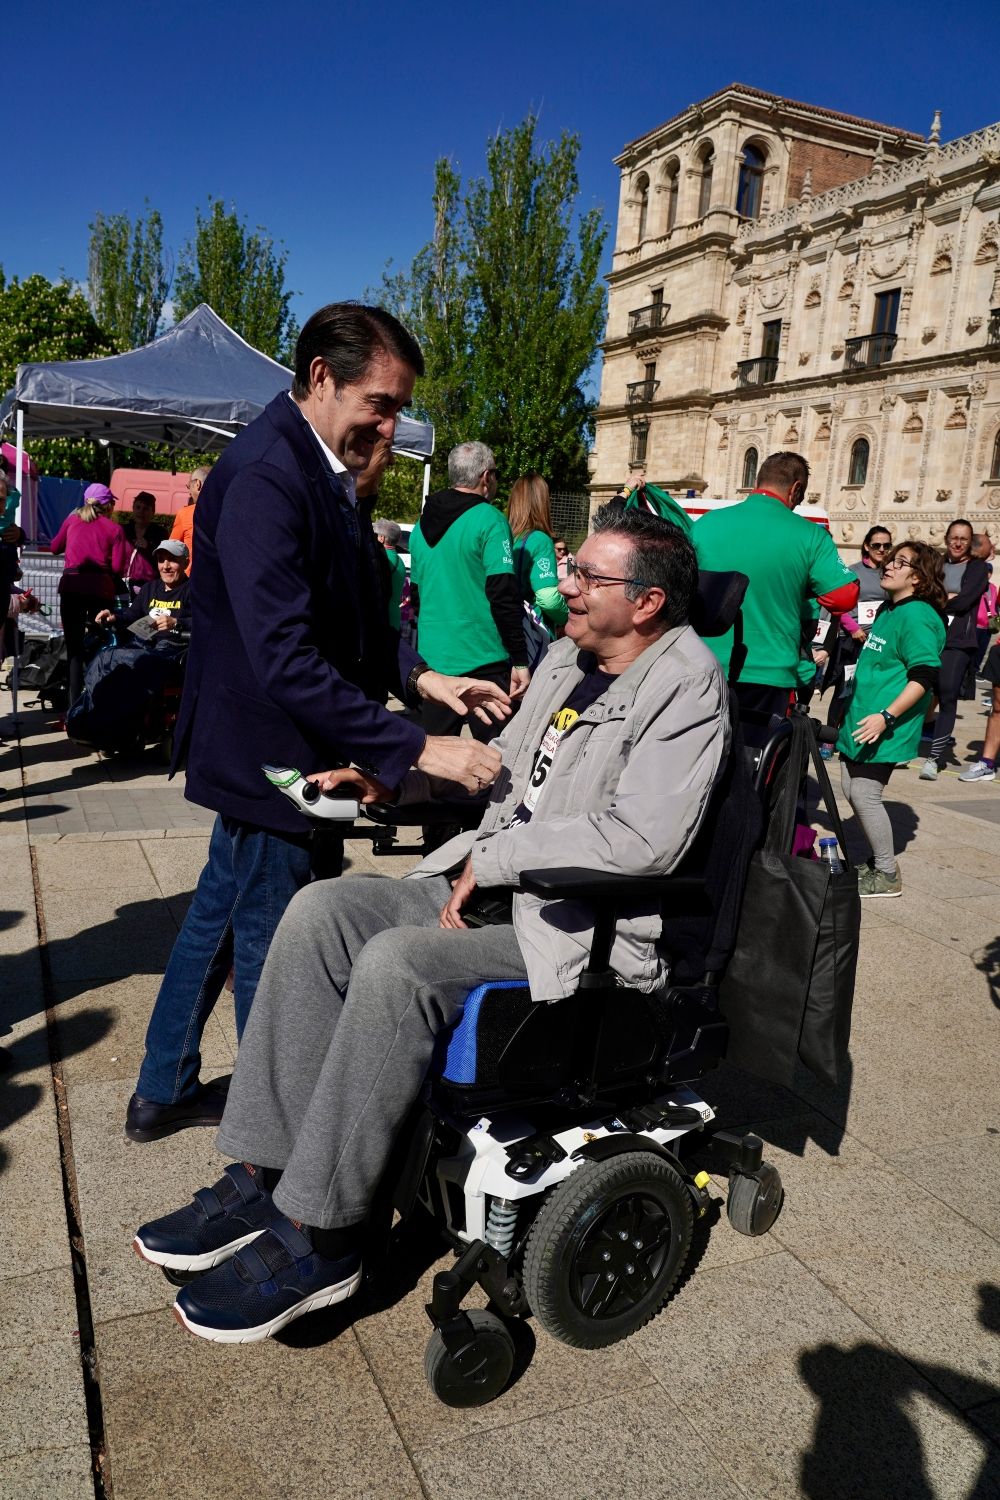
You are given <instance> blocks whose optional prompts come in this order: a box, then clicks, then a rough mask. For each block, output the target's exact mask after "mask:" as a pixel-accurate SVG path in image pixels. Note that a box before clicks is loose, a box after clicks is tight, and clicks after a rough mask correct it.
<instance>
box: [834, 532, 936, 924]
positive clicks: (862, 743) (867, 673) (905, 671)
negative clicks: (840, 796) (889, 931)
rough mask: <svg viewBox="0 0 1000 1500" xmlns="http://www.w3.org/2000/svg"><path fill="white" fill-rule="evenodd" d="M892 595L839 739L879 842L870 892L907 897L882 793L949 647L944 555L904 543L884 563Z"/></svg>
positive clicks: (863, 878)
mask: <svg viewBox="0 0 1000 1500" xmlns="http://www.w3.org/2000/svg"><path fill="white" fill-rule="evenodd" d="M882 587H883V588H884V589H885V592H886V595H887V596H888V602H887V603H885V604H883V605H882V607H881V608H880V609H879V611H878V613H877V614H876V616H875V619H874V620H873V621H872V624H871V627H870V629H869V632H868V639H867V640H866V641H865V644H864V647H863V649H862V651H861V655H860V656H859V657H858V665H857V671H856V672H855V674H854V691H853V693H852V695H851V701H850V705H849V707H848V710H847V717H846V718H845V720H844V723H843V726H842V728H841V731H840V737H839V739H838V740H837V749H838V750H839V751H840V757H841V760H840V773H841V781H842V784H843V788H844V796H845V797H846V798H847V800H848V802H849V803H850V804H851V807H852V808H853V809H854V812H855V814H856V816H857V819H858V822H859V823H860V824H861V827H862V828H863V829H864V831H865V834H866V836H867V838H868V841H869V843H870V844H871V846H872V858H871V860H870V861H869V863H868V864H867V865H865V866H863V867H862V869H861V873H860V875H859V877H858V883H859V886H860V890H861V894H862V896H900V895H902V891H903V885H902V880H901V878H900V874H899V866H898V865H897V863H896V856H895V852H894V849H893V842H892V827H891V825H890V823H889V815H888V813H887V812H886V810H885V808H884V807H883V806H882V796H883V793H884V791H885V787H886V784H887V783H888V780H889V777H890V776H891V775H892V771H893V767H894V766H895V765H896V764H897V763H898V762H899V761H901V760H909V759H910V757H911V756H913V755H916V753H917V747H918V745H919V743H920V732H921V729H922V728H923V722H924V713H925V711H926V708H927V704H928V701H929V694H931V693H933V692H934V691H935V688H936V685H937V676H938V669H939V667H940V665H941V652H942V650H943V649H944V640H945V627H944V606H945V603H946V594H945V587H944V571H943V565H942V561H941V557H940V554H939V553H938V552H936V551H935V550H934V548H933V547H929V546H928V545H927V544H926V542H900V543H899V545H898V546H897V547H894V548H893V550H892V552H890V554H889V558H888V561H887V562H886V563H885V564H884V573H883V578H882Z"/></svg>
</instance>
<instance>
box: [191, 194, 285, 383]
mask: <svg viewBox="0 0 1000 1500" xmlns="http://www.w3.org/2000/svg"><path fill="white" fill-rule="evenodd" d="M195 221H196V228H195V236H194V242H193V243H188V244H187V245H186V246H185V247H184V250H183V251H182V252H181V256H180V260H179V263H178V266H177V278H176V286H175V295H174V307H175V310H176V313H177V316H178V318H183V317H185V316H186V315H187V314H188V313H189V312H191V311H192V310H193V309H194V308H195V307H197V306H198V303H199V302H207V303H208V305H209V306H210V307H211V308H212V310H213V311H214V312H217V313H218V315H219V317H220V318H224V319H225V321H226V322H227V323H228V324H229V326H230V328H234V329H235V330H236V332H237V333H238V334H240V335H241V336H242V337H243V338H245V339H246V341H247V343H249V344H252V345H253V346H254V348H255V349H260V350H261V351H262V352H263V353H264V354H269V355H270V356H271V358H272V359H278V360H281V361H282V362H283V363H287V362H288V361H289V359H290V353H291V350H293V349H294V347H295V339H296V338H297V336H298V329H297V327H296V325H295V319H294V318H293V317H292V314H291V311H290V308H289V304H290V302H291V300H292V296H293V293H292V292H291V291H288V290H286V288H285V262H286V260H287V258H288V252H287V251H286V250H284V249H282V250H276V249H275V245H274V242H273V240H272V239H271V238H270V236H269V235H268V234H267V232H266V230H264V229H262V228H261V227H260V226H258V228H257V229H256V230H254V231H253V233H248V231H247V227H246V225H245V224H244V223H243V222H242V221H241V219H240V218H239V216H238V214H237V213H236V209H235V208H233V209H231V210H230V211H229V212H228V213H227V212H226V207H225V204H224V203H222V202H221V200H219V199H215V200H213V199H211V198H210V199H209V206H208V213H207V215H205V216H204V217H203V216H202V213H201V210H200V209H198V210H196V211H195Z"/></svg>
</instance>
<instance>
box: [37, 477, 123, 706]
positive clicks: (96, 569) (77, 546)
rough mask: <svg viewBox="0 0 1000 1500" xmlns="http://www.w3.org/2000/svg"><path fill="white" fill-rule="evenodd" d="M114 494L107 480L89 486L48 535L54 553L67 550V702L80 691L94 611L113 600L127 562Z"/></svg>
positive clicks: (63, 600)
mask: <svg viewBox="0 0 1000 1500" xmlns="http://www.w3.org/2000/svg"><path fill="white" fill-rule="evenodd" d="M114 505H115V497H114V495H113V494H112V493H111V491H110V490H109V489H108V487H107V485H106V484H90V485H88V486H87V488H86V489H85V490H84V492H83V504H82V505H81V506H80V508H79V510H74V511H71V512H70V514H69V515H68V516H67V517H66V519H65V521H64V522H63V523H62V525H61V526H60V528H59V530H58V531H57V532H56V534H55V536H54V537H53V538H52V551H53V553H54V554H58V553H60V552H65V554H66V567H65V569H64V571H63V575H62V577H61V578H60V580H59V611H60V614H61V615H62V627H63V636H64V638H65V641H66V663H67V667H68V669H69V701H70V703H71V704H72V703H75V702H76V700H77V698H79V696H80V694H81V693H82V692H83V667H84V662H83V645H84V639H85V637H86V633H87V626H88V624H91V623H92V622H93V620H94V617H95V615H96V614H97V612H98V610H101V609H106V608H107V607H108V605H109V604H113V603H114V600H115V595H116V594H117V593H118V591H119V580H120V579H121V576H122V573H123V572H124V571H125V565H126V563H127V561H128V544H127V542H126V541H125V533H124V531H122V529H121V527H120V526H119V525H118V524H117V522H115V521H112V519H111V511H112V509H113V508H114Z"/></svg>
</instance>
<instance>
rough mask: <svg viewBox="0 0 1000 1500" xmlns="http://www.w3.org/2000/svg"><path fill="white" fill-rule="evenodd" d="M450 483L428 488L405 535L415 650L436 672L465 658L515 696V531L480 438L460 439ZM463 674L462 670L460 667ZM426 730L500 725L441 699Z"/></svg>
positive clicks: (484, 734) (425, 714)
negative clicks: (465, 714)
mask: <svg viewBox="0 0 1000 1500" xmlns="http://www.w3.org/2000/svg"><path fill="white" fill-rule="evenodd" d="M448 478H449V480H450V482H451V483H450V488H448V489H446V490H438V491H437V492H436V493H435V494H433V495H428V497H427V503H426V504H425V506H424V509H423V512H422V514H421V517H420V520H419V522H418V524H417V525H416V526H415V527H414V528H413V532H412V534H411V536H410V600H411V603H412V604H413V606H414V608H415V611H416V614H417V629H418V632H419V634H418V640H419V643H420V654H421V656H422V657H423V658H424V660H425V661H426V662H427V663H428V664H429V665H430V666H432V667H433V668H434V669H435V670H436V671H438V672H451V670H452V667H453V666H455V665H456V664H457V663H459V662H464V663H465V665H466V666H467V667H472V666H473V664H475V667H476V672H475V675H476V676H477V677H479V678H482V679H485V680H487V681H489V682H495V683H497V684H498V685H499V686H501V687H503V688H504V690H505V691H508V692H509V693H510V696H511V699H512V700H513V701H514V702H516V701H517V700H518V699H519V698H521V697H522V696H523V694H524V692H525V690H526V689H527V686H528V682H529V680H530V677H531V674H530V672H529V671H528V667H527V664H526V663H527V650H526V646H525V640H524V605H523V604H522V602H521V595H520V591H519V589H518V587H517V579H516V577H515V575H514V557H513V538H512V537H511V532H510V527H509V526H508V524H507V520H506V517H505V516H504V515H503V514H502V513H501V512H500V511H499V510H497V509H496V507H495V506H494V505H493V504H492V501H493V500H494V498H495V496H496V492H497V469H496V459H495V458H494V457H493V453H492V452H491V450H490V449H489V448H487V446H486V444H485V443H460V444H459V445H458V447H457V448H453V449H452V451H451V452H450V453H449V455H448ZM459 675H461V676H465V675H466V673H465V671H464V669H463V671H462V672H461V673H460V674H459ZM421 717H422V723H423V727H424V728H425V729H426V731H427V733H428V734H431V735H438V734H459V733H461V729H462V725H463V724H466V723H467V724H468V726H469V729H470V730H471V731H472V733H473V734H474V735H475V736H476V738H477V739H479V740H483V741H485V740H489V739H492V738H493V735H494V734H497V733H499V731H500V729H501V728H502V727H503V726H502V725H500V724H483V723H480V722H479V721H477V720H473V719H472V718H471V717H470V718H468V719H463V718H461V717H460V716H459V715H458V714H456V713H454V712H453V711H452V710H450V709H449V708H448V707H447V706H446V705H444V704H437V703H426V704H424V706H423V708H422V711H421Z"/></svg>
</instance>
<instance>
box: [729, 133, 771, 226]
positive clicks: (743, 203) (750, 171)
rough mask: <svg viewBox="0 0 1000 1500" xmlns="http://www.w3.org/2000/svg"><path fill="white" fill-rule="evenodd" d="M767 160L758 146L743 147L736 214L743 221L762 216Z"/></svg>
mask: <svg viewBox="0 0 1000 1500" xmlns="http://www.w3.org/2000/svg"><path fill="white" fill-rule="evenodd" d="M766 160H767V158H766V157H765V155H764V153H763V151H761V150H760V148H759V147H758V146H744V147H743V154H742V156H741V157H740V184H739V188H738V189H737V192H736V212H737V213H738V214H739V216H740V218H741V219H756V218H757V217H758V216H759V214H760V198H761V190H762V188H763V186H764V164H765V162H766Z"/></svg>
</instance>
